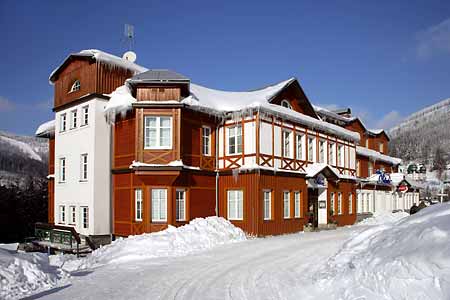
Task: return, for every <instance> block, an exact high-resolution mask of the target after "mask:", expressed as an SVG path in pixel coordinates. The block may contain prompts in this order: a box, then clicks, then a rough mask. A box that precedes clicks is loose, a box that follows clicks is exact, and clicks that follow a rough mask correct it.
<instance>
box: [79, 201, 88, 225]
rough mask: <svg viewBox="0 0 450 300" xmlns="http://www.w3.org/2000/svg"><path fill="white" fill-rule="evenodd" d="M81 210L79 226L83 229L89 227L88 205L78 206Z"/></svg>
mask: <svg viewBox="0 0 450 300" xmlns="http://www.w3.org/2000/svg"><path fill="white" fill-rule="evenodd" d="M80 211H81V226H82V227H83V228H84V229H88V228H89V206H80Z"/></svg>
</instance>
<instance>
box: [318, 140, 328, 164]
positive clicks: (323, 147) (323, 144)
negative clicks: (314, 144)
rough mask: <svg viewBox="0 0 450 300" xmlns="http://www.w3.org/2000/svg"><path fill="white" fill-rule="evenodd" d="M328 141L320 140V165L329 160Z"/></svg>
mask: <svg viewBox="0 0 450 300" xmlns="http://www.w3.org/2000/svg"><path fill="white" fill-rule="evenodd" d="M326 145H327V143H326V141H325V140H324V139H319V162H320V163H325V162H326V160H327V158H326V152H325V150H326Z"/></svg>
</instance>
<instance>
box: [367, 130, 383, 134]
mask: <svg viewBox="0 0 450 300" xmlns="http://www.w3.org/2000/svg"><path fill="white" fill-rule="evenodd" d="M367 131H369V132H370V133H373V134H376V135H378V134H381V133H382V132H383V131H384V129H368V130H367Z"/></svg>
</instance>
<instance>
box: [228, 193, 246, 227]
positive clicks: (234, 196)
mask: <svg viewBox="0 0 450 300" xmlns="http://www.w3.org/2000/svg"><path fill="white" fill-rule="evenodd" d="M227 218H228V220H232V221H242V220H244V192H243V190H228V191H227Z"/></svg>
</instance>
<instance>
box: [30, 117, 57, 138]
mask: <svg viewBox="0 0 450 300" xmlns="http://www.w3.org/2000/svg"><path fill="white" fill-rule="evenodd" d="M54 134H55V120H50V121H47V122H45V123H43V124H41V125H39V127H38V129H37V130H36V132H35V135H36V136H37V137H49V136H52V135H54Z"/></svg>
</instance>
